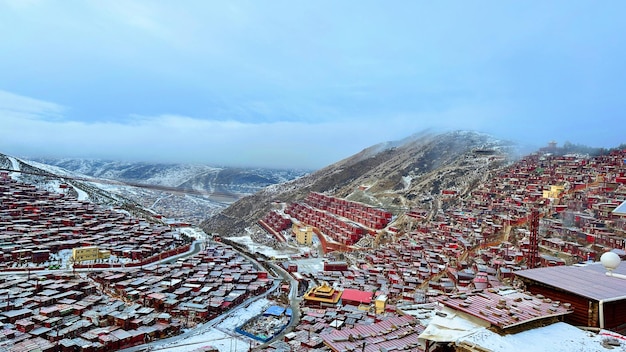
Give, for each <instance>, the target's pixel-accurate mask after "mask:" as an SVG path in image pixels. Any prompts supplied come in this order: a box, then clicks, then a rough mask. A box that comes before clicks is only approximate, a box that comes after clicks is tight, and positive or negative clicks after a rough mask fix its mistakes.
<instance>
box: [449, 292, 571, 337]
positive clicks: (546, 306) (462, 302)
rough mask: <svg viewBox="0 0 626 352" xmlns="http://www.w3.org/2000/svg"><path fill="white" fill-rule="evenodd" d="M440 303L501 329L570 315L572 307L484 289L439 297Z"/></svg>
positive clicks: (514, 293)
mask: <svg viewBox="0 0 626 352" xmlns="http://www.w3.org/2000/svg"><path fill="white" fill-rule="evenodd" d="M438 301H439V302H441V303H442V304H443V305H445V306H447V307H450V308H453V309H455V310H458V311H461V312H464V313H466V314H470V315H472V316H474V317H477V318H480V319H482V320H484V321H486V322H488V323H489V324H491V325H493V326H497V327H499V328H501V329H506V328H510V327H513V326H516V325H519V324H523V323H527V322H530V321H534V320H539V319H543V318H548V317H554V316H560V315H565V314H569V313H571V312H572V310H571V309H569V308H566V307H565V306H563V305H562V304H558V303H556V302H552V301H551V300H549V299H544V298H539V297H535V296H531V295H528V294H525V293H522V292H513V293H511V292H507V294H506V295H500V294H497V293H493V292H489V291H484V292H479V293H472V294H470V293H468V294H460V295H454V296H450V297H447V296H444V297H441V298H439V299H438Z"/></svg>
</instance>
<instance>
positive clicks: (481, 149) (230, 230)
mask: <svg viewBox="0 0 626 352" xmlns="http://www.w3.org/2000/svg"><path fill="white" fill-rule="evenodd" d="M515 148H516V146H515V145H514V144H512V143H511V142H507V141H502V140H498V139H495V138H493V137H491V136H489V135H486V134H481V133H477V132H468V131H454V132H448V133H440V134H439V133H433V132H423V133H420V134H415V135H412V136H410V137H408V138H405V139H403V140H400V141H395V142H387V143H381V144H378V145H374V146H372V147H369V148H367V149H364V150H363V151H361V152H359V153H357V154H355V155H353V156H351V157H349V158H346V159H344V160H341V161H339V162H337V163H335V164H332V165H330V166H327V167H325V168H323V169H321V170H319V171H316V172H314V173H312V174H309V175H307V176H304V177H301V178H298V179H295V180H293V181H289V182H286V183H281V184H277V185H273V186H269V187H266V188H264V189H263V190H261V191H259V192H257V193H255V194H253V195H250V196H247V197H244V198H242V199H240V200H238V201H236V202H234V203H233V204H231V205H230V206H228V207H227V208H226V209H224V210H222V211H221V212H220V213H218V214H217V215H214V216H212V217H210V218H208V219H207V220H205V221H204V222H202V224H201V227H202V228H203V229H204V230H205V232H207V233H209V232H214V233H219V234H220V235H222V236H230V235H238V234H241V233H242V232H243V231H244V229H245V228H246V227H248V226H250V225H251V224H253V223H254V222H256V221H257V220H258V219H260V218H262V217H263V216H264V215H265V214H266V213H267V212H268V211H269V210H270V209H271V207H272V203H273V202H276V201H281V202H296V201H300V200H302V199H304V198H305V197H306V196H307V195H308V194H309V193H310V192H320V193H325V194H329V195H333V196H336V197H341V198H346V199H349V200H353V201H359V202H363V203H366V204H369V205H372V206H375V207H379V208H384V209H387V210H390V211H391V212H392V213H395V214H398V213H400V212H401V211H402V210H407V209H413V208H420V209H424V210H426V211H429V212H431V214H434V213H436V212H437V210H438V209H441V208H443V207H446V206H449V204H448V203H445V202H442V191H443V190H454V191H455V192H457V193H458V194H461V195H463V194H468V193H469V192H470V191H471V190H472V189H473V188H474V187H475V186H476V185H477V184H478V183H479V182H480V181H481V180H484V179H486V178H487V177H488V176H489V174H490V173H491V172H494V171H495V170H498V169H499V168H501V167H502V166H504V165H506V164H507V163H508V162H510V161H511V160H512V157H513V155H514V153H515Z"/></svg>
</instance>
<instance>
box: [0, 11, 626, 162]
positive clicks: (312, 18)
mask: <svg viewBox="0 0 626 352" xmlns="http://www.w3.org/2000/svg"><path fill="white" fill-rule="evenodd" d="M625 10H626V3H624V2H623V1H602V2H592V1H523V2H522V1H510V2H507V1H485V2H480V3H479V4H478V3H476V2H470V1H391V2H380V1H132V0H125V1H71V0H58V1H53V0H47V1H38V0H0V53H2V55H0V73H1V76H0V77H2V79H0V121H2V124H1V126H2V128H1V130H2V133H1V135H2V137H1V138H0V152H1V153H5V154H10V155H16V156H31V157H34V156H58V157H88V158H106V159H120V160H138V161H139V160H141V161H164V162H200V163H209V164H214V165H218V164H219V165H222V164H228V165H240V166H241V165H253V166H273V167H274V166H275V167H304V168H319V167H323V166H325V165H327V164H330V163H333V162H335V161H338V160H340V159H343V158H345V157H348V156H350V155H352V154H354V153H356V152H358V151H360V150H361V149H363V148H365V147H368V146H370V145H373V144H376V143H379V142H384V141H389V140H397V139H401V138H404V137H406V136H408V135H410V134H413V133H416V132H419V131H422V130H424V129H427V128H434V129H437V130H445V129H465V130H477V131H481V132H486V133H490V134H493V135H494V136H495V137H498V138H503V139H511V140H514V141H519V142H522V143H525V144H531V145H537V146H542V145H545V144H546V143H547V142H548V141H550V140H556V141H557V142H559V143H563V142H565V141H571V142H575V143H582V144H587V145H590V146H598V147H599V146H602V147H614V146H617V145H619V144H621V143H626V134H625V132H626V127H625V124H624V112H625V111H626V99H624V94H625V92H626V89H625V88H626V83H625V82H626V64H625V63H626V35H624V33H626V21H624V20H623V14H624V13H626V11H625Z"/></svg>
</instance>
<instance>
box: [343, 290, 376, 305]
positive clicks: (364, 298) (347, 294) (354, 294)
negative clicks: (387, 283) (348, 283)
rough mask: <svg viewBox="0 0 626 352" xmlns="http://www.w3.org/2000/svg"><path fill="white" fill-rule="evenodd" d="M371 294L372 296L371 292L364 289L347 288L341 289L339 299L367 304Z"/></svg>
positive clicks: (369, 301)
mask: <svg viewBox="0 0 626 352" xmlns="http://www.w3.org/2000/svg"><path fill="white" fill-rule="evenodd" d="M373 296H374V293H373V292H366V291H361V290H355V289H351V288H347V289H345V290H343V293H342V294H341V299H342V300H343V301H350V302H358V303H365V304H369V303H371V302H372V297H373Z"/></svg>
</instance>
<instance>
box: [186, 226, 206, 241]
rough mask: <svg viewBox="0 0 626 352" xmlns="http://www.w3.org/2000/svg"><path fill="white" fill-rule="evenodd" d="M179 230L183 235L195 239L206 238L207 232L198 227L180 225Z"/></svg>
mask: <svg viewBox="0 0 626 352" xmlns="http://www.w3.org/2000/svg"><path fill="white" fill-rule="evenodd" d="M179 230H180V232H182V233H184V234H185V235H187V236H189V237H193V238H195V239H196V240H206V239H207V238H208V236H207V234H206V233H205V232H204V231H202V229H201V228H199V227H181V228H180V229H179Z"/></svg>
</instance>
